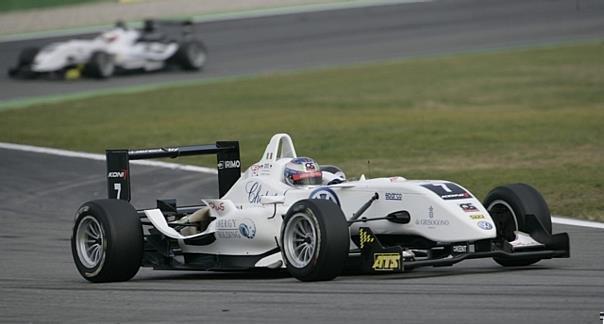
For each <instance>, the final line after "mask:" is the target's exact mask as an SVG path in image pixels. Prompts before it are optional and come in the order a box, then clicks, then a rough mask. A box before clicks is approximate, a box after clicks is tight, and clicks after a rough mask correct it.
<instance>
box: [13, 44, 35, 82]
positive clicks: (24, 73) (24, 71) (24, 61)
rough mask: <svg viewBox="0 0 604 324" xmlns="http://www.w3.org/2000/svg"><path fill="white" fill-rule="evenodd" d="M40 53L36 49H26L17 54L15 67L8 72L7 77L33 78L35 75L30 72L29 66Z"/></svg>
mask: <svg viewBox="0 0 604 324" xmlns="http://www.w3.org/2000/svg"><path fill="white" fill-rule="evenodd" d="M39 52H40V49H39V48H38V47H27V48H24V49H23V50H22V51H21V52H20V53H19V58H18V59H17V66H16V67H13V68H10V69H9V70H8V76H9V77H12V78H15V77H21V78H25V79H29V78H33V77H34V76H35V73H33V72H32V71H31V66H32V64H33V63H34V60H35V59H36V56H37V55H38V53H39Z"/></svg>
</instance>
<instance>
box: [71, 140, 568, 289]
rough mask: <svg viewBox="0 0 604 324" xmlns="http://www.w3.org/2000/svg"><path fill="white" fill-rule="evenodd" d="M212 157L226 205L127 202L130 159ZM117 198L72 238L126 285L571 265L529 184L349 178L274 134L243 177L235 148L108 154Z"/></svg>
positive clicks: (95, 205)
mask: <svg viewBox="0 0 604 324" xmlns="http://www.w3.org/2000/svg"><path fill="white" fill-rule="evenodd" d="M197 154H216V155H217V162H218V163H217V168H218V192H219V197H220V198H219V199H215V198H204V199H202V201H203V203H202V204H200V205H196V206H179V205H177V203H176V200H173V199H170V200H166V199H164V200H158V201H157V207H151V208H144V209H139V210H136V209H135V208H134V207H133V206H132V205H131V204H130V203H129V201H130V168H129V165H130V163H129V161H130V160H136V159H148V158H162V157H172V158H174V157H178V156H189V155H197ZM106 176H107V182H108V183H107V190H108V194H109V198H110V199H103V200H93V201H89V202H86V203H84V204H83V205H82V206H81V207H80V208H79V210H78V211H77V212H76V215H75V225H74V228H73V235H72V238H71V247H72V254H73V259H74V261H75V264H76V267H77V269H78V270H79V272H80V274H81V275H82V276H83V277H84V278H85V279H87V280H89V281H92V282H107V281H123V280H128V279H130V278H132V277H133V276H134V275H135V274H136V273H137V271H138V270H139V267H141V266H143V267H152V268H154V269H165V270H168V269H170V270H216V271H229V270H230V271H232V270H239V271H245V270H251V269H281V268H285V269H287V270H288V271H289V273H290V274H291V275H292V276H294V277H295V278H297V279H299V280H301V281H318V280H330V279H333V278H334V277H336V276H337V275H338V274H340V273H341V272H342V270H343V269H344V268H345V267H347V268H350V269H353V270H360V271H362V272H373V273H384V272H403V271H408V270H410V269H413V268H417V267H421V266H450V265H453V264H455V263H457V262H460V261H463V260H466V259H475V258H493V259H494V260H495V261H496V262H497V263H499V264H501V265H503V266H525V265H530V264H533V263H535V262H538V261H540V260H542V259H549V258H566V257H569V255H570V252H569V238H568V235H567V234H566V233H560V234H552V223H551V218H550V213H549V209H548V207H547V204H546V203H545V201H544V200H543V197H542V196H541V195H540V194H539V193H538V192H537V191H536V190H535V189H533V188H532V187H530V186H528V185H525V184H512V185H506V186H500V187H497V188H495V189H493V190H492V191H491V192H490V193H489V194H488V195H487V197H486V199H485V200H484V203H481V202H480V201H479V200H478V199H477V198H476V197H475V196H474V195H472V194H471V193H470V192H469V191H468V190H467V189H465V188H463V187H462V186H460V185H458V184H455V183H453V182H450V181H443V180H407V179H405V178H402V177H389V178H375V179H366V178H365V177H364V176H361V177H360V179H358V180H356V181H349V180H347V179H346V176H345V175H344V173H343V172H342V170H340V169H339V168H338V167H335V166H319V165H318V164H317V163H316V161H314V160H313V159H311V158H308V157H300V156H297V155H296V150H295V149H294V146H293V143H292V140H291V138H290V137H289V136H288V135H287V134H276V135H274V136H273V138H272V139H271V140H270V142H269V144H268V145H267V147H266V150H265V151H264V153H263V154H262V156H261V158H260V160H259V161H258V162H256V163H254V164H253V165H251V166H250V167H249V168H248V169H247V171H245V172H244V173H243V174H242V173H241V162H240V158H239V143H238V142H236V141H228V142H227V141H219V142H216V144H208V145H197V146H184V147H164V148H154V149H138V150H126V149H123V150H108V151H107V173H106Z"/></svg>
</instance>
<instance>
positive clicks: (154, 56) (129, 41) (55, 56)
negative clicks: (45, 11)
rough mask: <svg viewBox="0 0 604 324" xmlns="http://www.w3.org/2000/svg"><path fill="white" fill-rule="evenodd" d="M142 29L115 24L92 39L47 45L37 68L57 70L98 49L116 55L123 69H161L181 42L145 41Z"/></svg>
mask: <svg viewBox="0 0 604 324" xmlns="http://www.w3.org/2000/svg"><path fill="white" fill-rule="evenodd" d="M140 36H141V33H140V32H139V31H138V30H134V29H125V28H115V29H113V30H111V31H108V32H105V33H103V34H101V35H99V36H98V37H96V38H94V39H91V40H70V41H66V42H60V43H52V44H50V45H48V46H45V47H43V48H42V49H41V50H40V52H39V53H38V54H37V55H36V57H35V58H34V61H33V63H32V66H31V70H32V71H33V72H41V73H44V72H53V71H58V70H61V69H63V68H66V67H69V66H74V65H78V64H85V63H87V62H88V61H89V60H90V57H91V56H92V54H93V53H94V52H98V51H102V52H105V53H108V54H110V55H111V56H112V57H113V62H114V64H115V66H116V67H120V68H123V69H127V70H130V69H144V70H147V71H150V70H157V69H161V68H163V67H164V65H165V64H164V62H165V61H166V60H167V59H168V58H170V57H171V56H172V55H174V53H175V52H176V51H177V50H178V44H177V43H160V42H141V41H139V38H140Z"/></svg>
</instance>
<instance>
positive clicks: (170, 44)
mask: <svg viewBox="0 0 604 324" xmlns="http://www.w3.org/2000/svg"><path fill="white" fill-rule="evenodd" d="M206 58H207V51H206V49H205V46H204V44H203V43H202V42H201V41H200V40H198V39H196V38H195V34H194V32H193V24H192V23H191V22H188V21H183V22H181V21H178V22H176V21H153V20H148V21H146V22H145V23H144V27H143V28H142V29H131V28H127V27H126V25H125V24H123V23H119V22H118V23H117V24H116V27H115V28H114V29H112V30H110V31H107V32H105V33H102V34H100V35H99V36H97V37H96V38H94V39H90V40H69V41H66V42H58V43H52V44H50V45H48V46H45V47H43V48H41V49H39V48H26V49H24V50H22V51H21V53H20V54H19V58H18V62H17V66H15V67H13V68H10V69H9V71H8V73H9V76H11V77H16V78H34V77H37V76H41V75H47V76H52V77H58V78H66V79H76V78H79V77H80V76H82V75H84V76H88V77H93V78H99V79H104V78H108V77H110V76H112V75H113V74H114V73H115V72H119V71H155V70H159V69H163V68H165V67H166V66H168V65H175V66H179V67H181V68H182V69H184V70H192V71H197V70H200V69H201V68H203V66H204V64H205V62H206Z"/></svg>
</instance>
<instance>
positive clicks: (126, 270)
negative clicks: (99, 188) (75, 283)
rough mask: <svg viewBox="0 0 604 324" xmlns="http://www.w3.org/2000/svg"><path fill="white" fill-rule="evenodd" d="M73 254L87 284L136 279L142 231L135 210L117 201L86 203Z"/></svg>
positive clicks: (79, 218) (79, 217) (78, 216)
mask: <svg viewBox="0 0 604 324" xmlns="http://www.w3.org/2000/svg"><path fill="white" fill-rule="evenodd" d="M71 252H72V255H73V260H74V262H75V264H76V267H77V269H78V271H79V272H80V274H81V275H82V277H84V279H86V280H88V281H92V282H112V281H126V280H129V279H131V278H132V277H134V275H135V274H136V273H137V272H138V269H139V267H140V264H141V260H142V256H143V232H142V227H141V224H140V219H139V217H138V214H137V213H136V210H135V209H134V207H132V205H130V204H129V203H128V202H125V201H123V200H116V199H104V200H95V201H89V202H87V203H85V204H83V205H82V206H81V207H80V209H79V210H78V212H77V214H76V222H75V225H74V227H73V235H72V237H71Z"/></svg>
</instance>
